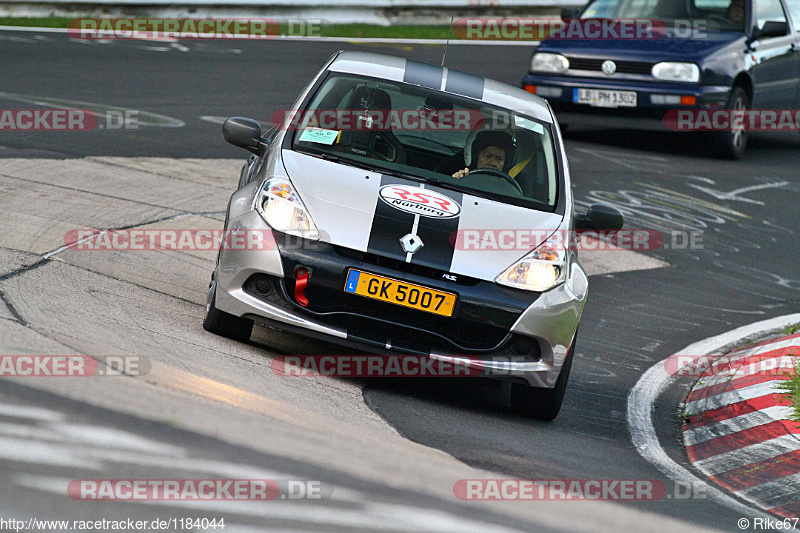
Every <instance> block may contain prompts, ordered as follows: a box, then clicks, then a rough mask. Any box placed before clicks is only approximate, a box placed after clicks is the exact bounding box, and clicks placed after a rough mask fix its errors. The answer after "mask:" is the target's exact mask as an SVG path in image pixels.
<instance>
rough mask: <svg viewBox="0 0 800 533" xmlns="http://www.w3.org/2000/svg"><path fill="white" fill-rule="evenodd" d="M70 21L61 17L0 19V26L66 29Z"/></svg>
mask: <svg viewBox="0 0 800 533" xmlns="http://www.w3.org/2000/svg"><path fill="white" fill-rule="evenodd" d="M70 20H72V19H68V18H63V17H42V18H24V17H0V26H22V27H26V28H66V27H67V23H68V22H69V21H70Z"/></svg>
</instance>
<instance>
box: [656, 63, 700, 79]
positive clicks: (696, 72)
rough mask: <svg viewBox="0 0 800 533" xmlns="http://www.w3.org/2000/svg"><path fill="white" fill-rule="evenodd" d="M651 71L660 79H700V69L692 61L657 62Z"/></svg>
mask: <svg viewBox="0 0 800 533" xmlns="http://www.w3.org/2000/svg"><path fill="white" fill-rule="evenodd" d="M651 73H652V74H653V77H654V78H655V79H657V80H662V81H700V69H699V68H698V67H697V65H695V64H694V63H674V62H671V61H667V62H664V63H657V64H656V65H653V70H652V71H651Z"/></svg>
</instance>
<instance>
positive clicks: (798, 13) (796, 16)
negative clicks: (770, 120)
mask: <svg viewBox="0 0 800 533" xmlns="http://www.w3.org/2000/svg"><path fill="white" fill-rule="evenodd" d="M785 3H786V8H787V11H788V12H789V19H790V21H791V26H792V33H793V34H794V39H795V40H794V45H793V46H794V50H795V55H797V56H800V0H785ZM798 61H800V59H798ZM794 108H795V109H797V108H800V83H798V84H797V86H796V87H795V94H794Z"/></svg>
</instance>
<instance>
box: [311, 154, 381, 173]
mask: <svg viewBox="0 0 800 533" xmlns="http://www.w3.org/2000/svg"><path fill="white" fill-rule="evenodd" d="M307 153H308V154H309V155H316V156H317V157H320V158H322V159H324V160H325V161H332V162H334V163H341V164H342V165H347V166H350V167H356V168H361V169H364V170H369V171H370V172H383V170H382V169H379V168H375V167H374V166H373V165H368V164H367V163H362V162H360V161H354V160H352V159H348V158H346V157H342V156H339V155H336V154H331V153H329V152H317V153H313V152H307Z"/></svg>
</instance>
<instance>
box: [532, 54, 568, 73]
mask: <svg viewBox="0 0 800 533" xmlns="http://www.w3.org/2000/svg"><path fill="white" fill-rule="evenodd" d="M568 68H569V59H567V58H566V57H564V56H562V55H561V54H550V53H547V52H537V53H535V54H533V57H532V58H531V72H555V73H560V72H566V71H567V69H568Z"/></svg>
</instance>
